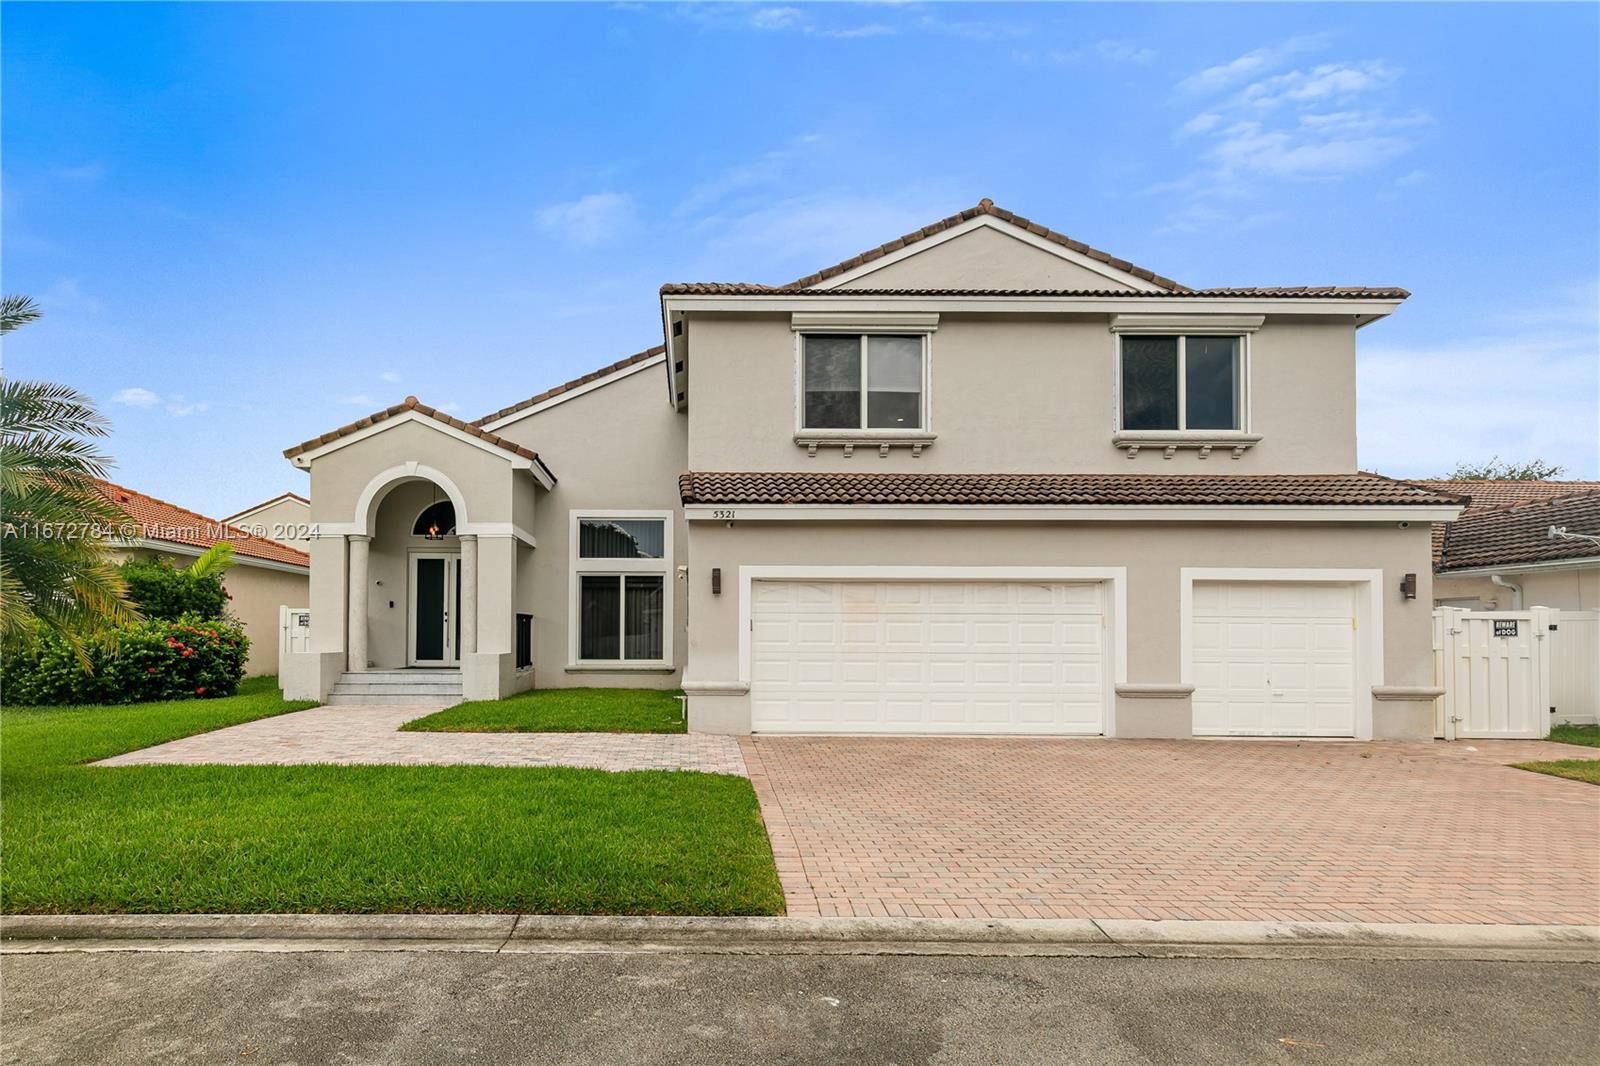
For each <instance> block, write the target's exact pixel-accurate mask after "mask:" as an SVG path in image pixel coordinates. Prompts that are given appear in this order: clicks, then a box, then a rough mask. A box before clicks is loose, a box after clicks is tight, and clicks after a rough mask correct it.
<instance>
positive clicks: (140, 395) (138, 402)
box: [111, 385, 161, 407]
mask: <svg viewBox="0 0 1600 1066" xmlns="http://www.w3.org/2000/svg"><path fill="white" fill-rule="evenodd" d="M111 402H112V403H120V404H126V405H127V406H129V407H154V406H156V405H157V404H159V403H160V402H161V397H159V396H157V395H156V394H155V393H153V392H151V391H150V390H149V389H141V388H139V387H138V386H137V385H135V386H133V387H132V388H127V389H123V390H122V391H121V392H119V393H117V394H116V395H115V396H113V397H111Z"/></svg>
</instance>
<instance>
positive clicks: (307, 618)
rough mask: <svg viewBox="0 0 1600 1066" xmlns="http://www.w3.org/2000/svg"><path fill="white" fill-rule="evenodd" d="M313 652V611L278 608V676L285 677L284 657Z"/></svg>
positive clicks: (296, 608) (302, 608)
mask: <svg viewBox="0 0 1600 1066" xmlns="http://www.w3.org/2000/svg"><path fill="white" fill-rule="evenodd" d="M310 650H311V610H310V608H308V607H283V606H280V607H279V608H278V676H279V677H282V676H283V657H284V656H285V655H288V654H289V653H291V652H307V651H310Z"/></svg>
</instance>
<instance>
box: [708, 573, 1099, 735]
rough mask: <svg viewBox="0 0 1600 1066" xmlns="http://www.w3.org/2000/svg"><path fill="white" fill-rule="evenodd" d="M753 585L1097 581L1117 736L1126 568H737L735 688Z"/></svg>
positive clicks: (744, 655) (744, 663)
mask: <svg viewBox="0 0 1600 1066" xmlns="http://www.w3.org/2000/svg"><path fill="white" fill-rule="evenodd" d="M757 581H956V582H959V581H994V582H1006V581H1098V582H1101V583H1103V584H1104V585H1105V586H1106V596H1105V601H1106V605H1107V608H1108V611H1107V613H1108V614H1109V615H1110V619H1109V626H1108V632H1109V635H1110V647H1109V648H1108V649H1107V651H1108V655H1107V657H1108V659H1109V660H1110V665H1111V684H1109V685H1107V686H1106V693H1107V696H1106V709H1105V735H1106V736H1108V737H1110V736H1116V728H1117V722H1116V710H1117V701H1116V699H1115V697H1114V696H1113V695H1112V693H1114V692H1115V688H1116V685H1118V684H1121V683H1125V682H1126V681H1127V680H1128V657H1127V647H1128V621H1127V620H1128V568H1127V567H1125V566H741V567H739V683H740V684H742V685H745V686H748V685H749V684H750V659H751V649H750V634H751V627H752V625H753V624H754V615H753V597H752V595H751V585H753V584H754V583H755V582H757Z"/></svg>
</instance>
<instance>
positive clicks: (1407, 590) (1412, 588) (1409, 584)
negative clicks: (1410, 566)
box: [1400, 574, 1417, 600]
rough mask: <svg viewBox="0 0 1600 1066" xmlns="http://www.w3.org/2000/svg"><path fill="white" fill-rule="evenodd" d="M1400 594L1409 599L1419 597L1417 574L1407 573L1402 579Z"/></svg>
mask: <svg viewBox="0 0 1600 1066" xmlns="http://www.w3.org/2000/svg"><path fill="white" fill-rule="evenodd" d="M1400 595H1402V596H1404V597H1405V598H1406V599H1408V600H1414V599H1416V598H1417V575H1416V574H1407V575H1406V576H1405V577H1403V578H1401V579H1400Z"/></svg>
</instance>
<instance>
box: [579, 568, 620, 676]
mask: <svg viewBox="0 0 1600 1066" xmlns="http://www.w3.org/2000/svg"><path fill="white" fill-rule="evenodd" d="M621 586H622V579H621V578H620V577H618V576H617V575H615V574H610V575H605V576H597V575H592V574H585V575H584V576H583V577H582V578H581V579H580V584H579V586H578V615H579V622H578V627H579V628H578V657H579V658H580V659H615V658H618V657H619V653H620V652H621V650H622V649H621V648H620V647H619V639H620V634H621V631H622V626H621V622H622V619H621V616H620V614H619V612H620V611H621V609H622V594H621Z"/></svg>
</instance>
